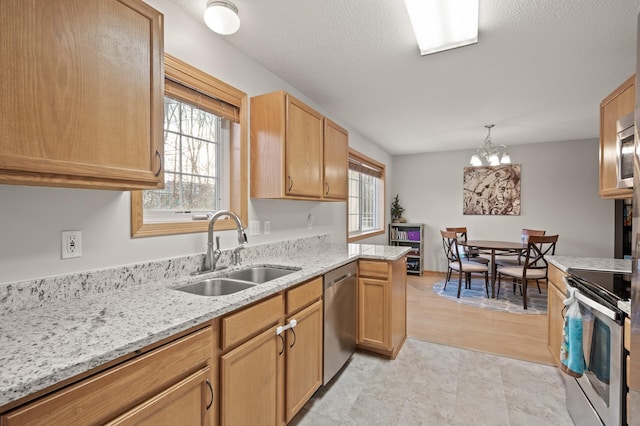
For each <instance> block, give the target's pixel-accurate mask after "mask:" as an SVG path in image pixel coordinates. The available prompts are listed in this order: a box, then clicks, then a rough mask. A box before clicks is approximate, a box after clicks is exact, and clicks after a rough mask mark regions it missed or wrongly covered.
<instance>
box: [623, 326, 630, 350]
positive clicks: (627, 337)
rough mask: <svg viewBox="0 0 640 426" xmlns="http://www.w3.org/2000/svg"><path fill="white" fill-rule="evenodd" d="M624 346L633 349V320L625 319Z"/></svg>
mask: <svg viewBox="0 0 640 426" xmlns="http://www.w3.org/2000/svg"><path fill="white" fill-rule="evenodd" d="M624 348H625V349H626V350H628V351H631V320H629V318H625V319H624Z"/></svg>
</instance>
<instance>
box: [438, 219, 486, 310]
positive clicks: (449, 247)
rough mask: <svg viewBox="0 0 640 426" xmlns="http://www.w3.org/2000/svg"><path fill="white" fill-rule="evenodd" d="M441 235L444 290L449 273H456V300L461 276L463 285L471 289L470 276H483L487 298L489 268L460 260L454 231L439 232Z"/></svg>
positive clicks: (460, 287) (460, 284)
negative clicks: (443, 257)
mask: <svg viewBox="0 0 640 426" xmlns="http://www.w3.org/2000/svg"><path fill="white" fill-rule="evenodd" d="M440 235H442V246H443V248H444V253H445V256H447V263H448V269H447V279H446V281H445V283H444V289H445V290H446V289H447V283H448V282H449V279H450V278H451V272H452V271H457V272H458V299H459V298H460V291H461V289H462V274H464V280H465V285H466V286H467V287H468V288H470V287H471V274H475V273H478V274H484V288H485V291H486V293H487V297H489V267H488V266H487V265H483V264H481V263H477V262H470V261H467V260H462V256H460V252H459V249H458V235H457V234H456V232H454V231H440Z"/></svg>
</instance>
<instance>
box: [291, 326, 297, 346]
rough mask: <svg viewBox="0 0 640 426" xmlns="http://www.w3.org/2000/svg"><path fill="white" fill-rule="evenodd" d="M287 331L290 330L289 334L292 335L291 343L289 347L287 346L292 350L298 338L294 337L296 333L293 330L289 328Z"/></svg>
mask: <svg viewBox="0 0 640 426" xmlns="http://www.w3.org/2000/svg"><path fill="white" fill-rule="evenodd" d="M289 330H291V332H292V333H293V343H291V345H289V348H293V347H294V346H295V344H296V340H298V338H297V337H296V331H295V330H294V329H293V328H290V329H289Z"/></svg>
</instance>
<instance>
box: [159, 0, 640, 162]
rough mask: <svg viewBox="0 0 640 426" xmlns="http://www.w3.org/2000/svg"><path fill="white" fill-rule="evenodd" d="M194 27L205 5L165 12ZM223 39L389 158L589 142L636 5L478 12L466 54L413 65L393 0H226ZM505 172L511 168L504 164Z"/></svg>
mask: <svg viewBox="0 0 640 426" xmlns="http://www.w3.org/2000/svg"><path fill="white" fill-rule="evenodd" d="M171 1H172V2H174V3H175V4H177V5H179V6H181V7H183V8H185V9H186V10H187V11H188V12H189V13H190V14H191V15H193V16H194V18H195V19H197V20H199V21H201V22H202V13H203V12H204V9H205V6H206V0H171ZM234 3H235V4H236V5H237V7H238V10H239V14H240V18H241V21H242V25H241V27H240V30H239V31H238V32H237V33H236V34H233V35H230V36H225V39H226V40H228V42H229V43H231V44H233V45H234V46H236V47H237V48H239V49H240V50H242V51H244V52H245V53H246V54H247V55H249V56H251V57H252V58H254V59H255V60H256V61H258V62H259V63H261V64H262V65H263V66H265V67H266V68H268V69H269V70H271V71H272V72H273V73H275V74H276V75H278V76H279V77H281V78H282V79H284V80H285V81H287V82H288V83H289V84H291V85H292V86H294V87H296V88H297V89H298V90H300V91H301V92H302V93H304V94H305V95H306V96H308V97H309V98H311V99H313V100H314V101H315V102H316V103H318V104H319V105H321V106H322V107H323V108H324V109H326V111H328V112H329V113H330V115H331V117H332V118H334V119H335V120H336V121H338V122H339V123H342V124H344V125H348V126H350V127H351V128H353V129H354V130H356V131H358V132H359V133H361V134H362V135H363V136H365V137H366V138H368V139H369V140H371V141H373V142H375V143H377V144H378V145H380V146H381V147H383V148H384V149H386V150H387V151H388V152H390V153H392V154H394V155H400V154H409V153H418V152H432V151H446V150H455V149H468V148H475V147H477V146H478V145H480V144H481V143H482V141H483V139H484V137H485V136H486V129H485V128H484V127H483V126H484V125H485V124H488V123H494V124H495V125H496V127H495V128H494V129H493V130H492V132H491V136H492V139H493V141H494V143H498V144H506V145H514V144H524V143H536V142H551V141H561V140H571V139H583V138H597V137H598V125H599V104H600V101H601V100H602V99H603V98H604V97H605V96H606V95H608V94H609V93H610V92H611V91H612V90H613V89H614V88H616V87H617V86H618V85H619V84H620V83H622V82H623V81H624V80H625V79H627V78H628V77H629V76H630V75H632V74H633V73H634V72H635V60H636V31H637V30H636V23H637V14H638V12H640V3H638V2H637V0H605V1H603V0H534V1H531V0H527V1H525V0H509V1H497V0H494V1H487V0H480V25H479V26H480V30H479V36H478V38H479V40H478V43H477V44H475V45H471V46H467V47H462V48H458V49H454V50H450V51H446V52H441V53H436V54H434V55H428V56H424V57H422V56H420V54H419V51H418V47H417V43H416V41H415V37H414V35H413V31H412V28H411V23H410V21H409V17H408V15H407V12H406V8H405V6H404V2H403V1H402V0H234ZM514 161H517V159H515V158H514Z"/></svg>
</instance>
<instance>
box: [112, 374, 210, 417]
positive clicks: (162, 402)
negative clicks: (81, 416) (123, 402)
mask: <svg viewBox="0 0 640 426" xmlns="http://www.w3.org/2000/svg"><path fill="white" fill-rule="evenodd" d="M213 398H214V395H213V387H212V385H211V379H210V369H209V368H208V367H207V368H203V369H202V370H200V371H198V372H197V373H195V374H192V375H191V376H189V377H187V378H186V379H184V380H182V381H180V382H179V383H176V384H175V385H173V386H171V387H170V388H169V389H167V390H165V391H164V392H161V393H160V394H158V395H157V396H156V397H154V398H151V399H150V400H149V401H147V402H145V403H143V404H141V405H140V406H138V407H136V408H134V409H133V410H131V411H129V412H127V413H125V414H123V415H122V416H120V417H118V418H117V419H115V420H113V421H111V422H109V423H107V425H108V426H111V425H113V426H115V425H118V426H128V425H132V426H133V425H138V426H145V425H148V426H165V425H166V426H172V425H180V424H183V425H209V424H211V423H212V422H211V421H210V420H211V419H210V416H209V410H211V409H212V405H213V402H214V399H213Z"/></svg>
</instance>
